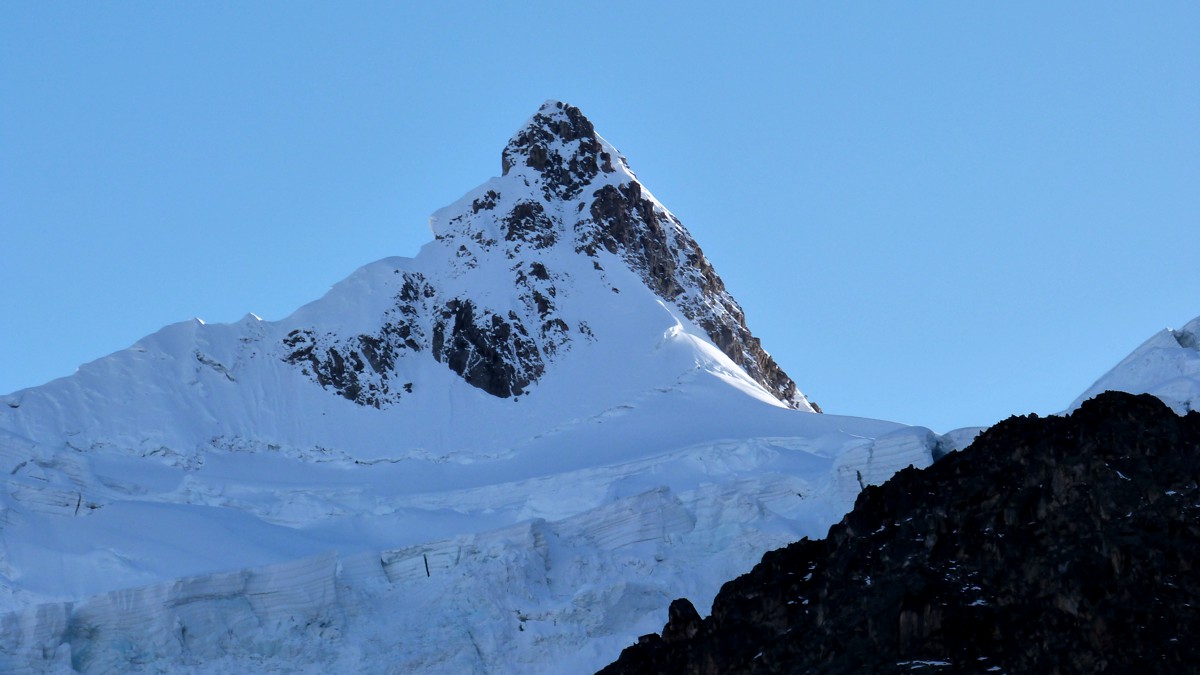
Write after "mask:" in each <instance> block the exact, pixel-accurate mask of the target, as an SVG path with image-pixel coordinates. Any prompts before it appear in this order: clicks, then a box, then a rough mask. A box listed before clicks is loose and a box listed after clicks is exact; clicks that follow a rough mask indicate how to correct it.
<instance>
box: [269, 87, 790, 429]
mask: <svg viewBox="0 0 1200 675" xmlns="http://www.w3.org/2000/svg"><path fill="white" fill-rule="evenodd" d="M502 160H503V161H502V164H503V171H504V174H503V176H502V177H501V178H498V179H494V180H493V181H491V182H490V183H489V184H488V185H487V186H486V188H487V189H485V190H479V191H476V192H475V193H473V194H477V195H478V196H476V197H474V198H473V199H470V200H469V202H467V201H464V202H462V203H460V205H458V206H456V207H452V208H451V209H450V211H451V212H450V213H447V214H444V215H441V216H438V217H440V221H439V222H438V223H437V224H435V225H434V233H435V235H436V237H437V240H438V242H439V243H440V244H442V245H443V246H444V247H445V250H447V251H448V252H450V256H451V257H452V258H453V260H452V261H450V263H451V264H450V265H449V267H448V270H449V272H448V274H450V275H451V276H455V277H460V276H463V275H468V274H471V273H472V271H473V270H476V269H484V268H490V267H495V266H496V265H497V264H503V265H505V266H506V269H505V270H504V275H505V276H507V277H508V278H509V279H510V280H511V284H512V288H513V289H514V290H515V291H516V300H517V303H516V304H515V305H513V306H496V305H489V304H487V303H486V302H481V301H480V300H479V299H478V298H476V297H474V296H473V295H470V294H466V293H464V292H461V291H460V292H457V293H452V292H448V291H445V290H444V289H443V288H441V286H442V281H444V280H443V279H439V278H436V276H426V275H421V274H411V275H406V278H407V277H411V278H407V281H406V285H405V288H404V290H403V291H402V292H401V293H399V294H398V295H397V297H396V299H395V305H394V307H393V308H391V309H389V310H388V311H387V313H386V316H384V317H381V320H380V325H381V328H380V329H379V330H378V331H377V332H374V333H372V334H370V335H357V336H353V337H347V336H336V335H316V334H314V332H313V331H309V330H304V329H299V330H297V331H296V332H294V333H293V334H292V335H290V336H289V337H288V339H287V340H286V341H285V345H284V346H285V348H286V353H285V354H284V359H285V360H286V361H288V362H289V363H293V364H295V365H297V366H298V367H301V368H303V369H304V372H305V373H306V374H308V375H309V376H310V377H312V378H313V379H314V380H316V381H317V382H318V383H320V384H321V386H323V387H326V388H327V389H331V390H333V391H335V392H337V393H338V394H340V395H342V396H344V397H345V398H347V399H349V400H352V401H355V402H356V403H360V404H362V405H370V406H375V407H383V406H385V405H389V404H392V403H394V402H396V401H397V400H399V399H400V398H401V397H402V396H403V395H404V394H405V393H407V392H406V391H405V390H404V389H403V388H397V387H396V386H395V385H396V382H397V381H405V380H407V379H408V378H406V377H405V376H404V375H403V374H402V373H400V372H399V370H398V368H399V367H398V364H399V363H400V361H401V356H402V355H403V354H404V353H407V352H424V351H428V352H429V353H430V354H431V355H432V356H433V357H434V358H435V359H436V360H437V361H439V362H441V363H444V364H446V365H447V366H448V367H449V368H450V369H451V370H453V371H454V372H455V373H458V374H459V375H460V376H462V377H463V379H464V380H466V381H467V382H468V383H470V384H472V385H474V386H476V387H479V388H480V389H483V390H484V391H486V392H488V393H490V394H493V395H496V396H500V397H507V396H513V395H517V394H521V393H524V392H525V391H526V390H527V388H528V387H529V386H530V385H531V384H533V383H535V382H537V380H538V378H540V377H541V376H542V375H543V373H544V372H545V371H546V368H547V367H548V366H549V365H550V363H551V362H552V361H553V360H554V357H555V356H556V355H557V354H559V353H562V352H564V351H566V350H569V349H570V348H571V346H572V344H573V342H574V341H575V340H577V339H579V338H581V337H582V338H585V339H592V337H593V335H592V333H591V331H590V330H589V329H588V328H587V324H586V322H579V321H574V322H568V321H567V320H566V319H565V318H564V317H563V316H562V314H561V312H559V311H557V309H558V308H557V306H556V304H557V302H558V290H559V287H560V286H561V285H562V284H566V285H567V286H569V285H570V284H572V283H574V282H575V281H578V279H573V278H572V276H571V274H570V273H568V272H567V271H566V270H563V269H553V266H554V265H555V264H556V262H555V261H561V260H562V259H563V256H571V257H579V256H586V257H585V258H584V260H587V259H588V258H591V260H592V262H591V263H590V265H588V266H587V267H586V268H585V269H586V270H587V272H588V273H589V274H595V275H599V276H600V277H603V275H604V265H605V264H610V261H612V260H613V257H614V256H615V257H616V259H617V260H619V262H618V263H617V264H621V263H623V264H625V265H627V266H628V267H629V268H630V269H631V270H633V271H634V272H635V273H636V274H637V276H638V277H639V278H640V279H641V280H642V281H643V282H644V283H645V285H646V286H647V288H649V289H650V290H651V291H652V292H653V293H654V294H655V295H657V296H658V297H660V298H662V299H663V300H665V301H667V302H671V303H674V305H675V306H676V307H678V308H679V310H680V311H681V313H682V314H683V315H684V316H685V317H687V319H689V320H690V321H692V322H694V323H695V324H696V325H697V326H699V327H700V328H702V329H703V330H704V331H705V332H706V333H707V334H708V336H709V338H710V339H711V340H712V341H713V343H714V344H715V345H716V346H717V347H719V348H720V349H721V350H722V351H723V352H724V353H725V354H726V355H727V356H729V357H730V358H731V359H732V360H733V361H734V363H736V364H738V365H739V366H741V367H742V368H743V369H745V371H746V372H747V373H748V374H749V375H750V376H751V377H752V378H754V379H755V380H756V381H757V382H758V383H760V384H761V385H763V387H764V388H766V389H767V391H769V392H770V393H771V394H772V395H774V396H775V397H776V398H778V399H779V400H781V401H783V402H785V403H787V404H788V405H790V406H792V407H795V408H801V409H810V404H809V403H808V401H807V400H805V398H804V396H803V395H802V394H800V393H799V392H797V390H796V384H795V382H793V381H792V379H791V378H790V377H788V376H787V374H786V373H784V372H783V370H782V369H780V367H779V366H778V365H777V364H776V363H775V361H774V359H772V358H771V356H770V355H769V354H767V352H766V351H764V350H763V348H762V346H761V345H760V344H759V341H758V339H757V338H755V337H754V336H753V335H752V334H751V333H750V330H749V329H748V328H747V327H746V323H745V317H744V315H743V313H742V309H741V307H740V306H738V304H737V302H736V301H735V300H734V299H733V297H732V296H731V295H730V294H729V293H728V292H727V291H726V290H725V285H724V283H723V282H722V281H721V278H720V277H719V276H717V273H716V271H715V270H713V268H712V265H711V264H709V262H708V260H707V259H706V258H705V257H704V253H703V252H702V251H701V250H700V247H699V246H698V245H697V244H696V242H695V241H694V240H693V239H692V237H691V236H690V235H689V234H688V232H687V230H685V229H684V228H683V225H682V224H681V223H680V222H679V220H678V219H676V218H675V217H674V216H673V215H671V213H670V212H668V211H667V210H666V209H665V208H663V207H662V205H660V204H659V203H658V202H657V201H655V200H654V198H653V197H652V196H651V195H650V194H649V193H648V192H647V191H646V190H645V189H644V188H643V187H642V186H641V184H640V183H639V182H638V181H637V180H636V179H635V178H634V176H633V173H632V172H631V171H630V170H629V167H628V165H627V164H626V163H625V159H624V158H623V157H621V156H620V155H619V154H618V153H617V152H616V150H615V149H614V148H612V146H611V145H609V144H608V143H607V142H606V141H604V140H603V139H602V138H600V136H598V135H597V134H596V131H595V129H594V127H593V126H592V123H591V122H590V121H588V119H587V118H586V117H584V116H583V114H582V113H581V112H580V111H579V109H578V108H575V107H573V106H570V105H566V104H564V103H560V102H556V101H552V102H549V103H547V104H545V105H544V106H542V108H541V109H540V110H539V111H538V113H537V114H535V115H534V116H533V118H532V119H530V121H529V122H528V123H527V124H526V125H525V126H524V127H523V128H522V129H521V130H520V131H518V132H517V134H516V135H515V136H513V138H512V139H511V140H510V141H509V142H508V145H507V146H506V147H505V148H504V152H503V155H502ZM576 269H578V266H576ZM575 274H576V275H577V274H578V273H577V272H576V273H575ZM487 279H488V282H487V283H491V284H493V285H494V284H495V283H496V282H495V275H492V276H489V277H487ZM504 283H506V284H507V283H509V282H508V281H506V282H504ZM459 287H461V285H459ZM409 388H410V389H411V387H409Z"/></svg>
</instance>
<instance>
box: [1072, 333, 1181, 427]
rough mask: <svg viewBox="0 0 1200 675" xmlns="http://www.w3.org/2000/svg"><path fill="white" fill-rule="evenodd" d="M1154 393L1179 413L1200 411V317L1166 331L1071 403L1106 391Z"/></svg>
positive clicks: (1133, 353)
mask: <svg viewBox="0 0 1200 675" xmlns="http://www.w3.org/2000/svg"><path fill="white" fill-rule="evenodd" d="M1110 390H1112V391H1125V392H1129V393H1131V394H1151V395H1153V396H1155V397H1157V398H1159V399H1161V400H1162V401H1163V402H1164V403H1166V404H1167V405H1168V406H1170V407H1171V409H1172V410H1174V411H1175V412H1177V413H1179V414H1181V415H1182V414H1185V413H1187V412H1188V411H1191V410H1200V317H1196V318H1195V319H1192V320H1191V321H1189V322H1188V323H1187V324H1186V325H1184V327H1183V328H1180V329H1174V330H1173V329H1170V328H1167V329H1163V330H1161V331H1159V332H1158V333H1156V334H1154V335H1153V336H1152V337H1151V338H1150V339H1149V340H1146V342H1144V343H1142V345H1141V346H1140V347H1138V348H1137V349H1135V350H1133V352H1132V353H1131V354H1130V355H1129V356H1127V357H1125V358H1124V359H1123V360H1122V361H1121V362H1120V363H1118V364H1117V365H1116V366H1115V367H1114V368H1113V369H1112V370H1110V371H1108V372H1107V373H1105V374H1104V375H1103V376H1102V377H1101V378H1100V379H1099V380H1096V382H1095V384H1093V385H1092V386H1091V387H1089V388H1088V390H1087V391H1085V392H1084V393H1083V394H1081V395H1080V396H1079V398H1077V399H1075V401H1074V402H1073V403H1072V404H1071V407H1070V408H1068V410H1076V409H1078V408H1079V406H1080V405H1082V404H1083V402H1084V401H1086V400H1088V399H1090V398H1093V397H1095V396H1096V395H1097V394H1100V393H1102V392H1105V391H1110Z"/></svg>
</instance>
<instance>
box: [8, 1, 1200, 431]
mask: <svg viewBox="0 0 1200 675" xmlns="http://www.w3.org/2000/svg"><path fill="white" fill-rule="evenodd" d="M417 4H418V3H367V2H362V3H306V2H301V3H269V2H263V3H174V2H171V3H104V4H99V3H78V2H61V3H4V4H0V85H2V86H0V289H3V292H2V293H0V392H9V391H13V390H16V389H19V388H23V387H27V386H33V385H36V384H40V383H42V382H45V381H48V380H50V379H52V378H55V377H61V376H64V375H68V374H70V373H71V372H73V370H74V369H75V367H76V366H77V365H79V364H80V363H83V362H86V361H90V360H92V359H95V358H99V357H101V356H103V355H105V354H107V353H110V352H112V351H115V350H118V349H121V348H124V347H126V346H128V345H130V344H132V343H133V342H134V341H136V340H137V339H139V338H140V337H142V336H143V335H146V334H148V333H150V332H153V331H155V330H157V329H158V328H160V327H162V326H163V325H165V324H168V323H172V322H176V321H181V320H185V319H188V318H190V317H193V316H198V317H201V318H203V319H205V320H206V321H210V322H220V321H233V320H236V319H238V318H240V317H241V316H242V315H244V314H245V313H246V312H254V313H256V314H258V315H260V316H262V317H263V318H266V319H278V318H282V317H283V316H285V315H287V314H288V313H290V312H291V311H292V310H294V309H295V308H297V307H298V306H300V305H301V304H303V303H305V302H307V301H309V300H312V299H315V298H316V297H318V296H319V295H321V294H322V293H323V292H324V291H325V290H326V289H327V288H328V287H329V286H330V285H331V284H333V283H334V282H336V281H337V280H339V279H341V278H342V277H344V276H346V275H347V274H349V273H350V272H351V271H353V270H354V269H355V268H356V267H358V266H360V265H362V264H365V263H367V262H370V261H372V260H376V259H378V258H382V257H385V256H389V255H412V254H414V253H415V252H416V251H417V249H418V248H419V246H420V245H421V244H422V243H424V242H425V241H427V240H428V239H429V238H430V234H429V232H428V228H427V218H428V215H429V214H430V213H431V212H433V211H434V210H436V209H437V208H439V207H441V206H444V205H446V204H448V203H450V202H451V201H453V200H455V199H457V198H458V197H459V196H461V194H462V193H464V192H466V191H467V190H468V189H470V188H472V187H474V186H475V185H477V184H479V183H481V182H483V181H484V180H485V179H487V178H488V177H489V176H492V175H496V174H498V173H499V171H500V150H501V149H502V148H503V146H504V143H505V141H506V140H507V139H508V137H509V136H510V135H511V134H512V133H513V132H514V131H515V130H516V129H517V127H519V126H520V124H521V123H522V122H524V120H525V119H526V118H527V117H528V116H529V115H530V114H532V113H533V112H534V111H535V110H536V109H537V107H538V105H539V104H540V103H541V102H542V101H544V100H545V99H548V98H557V99H562V100H565V101H568V102H571V103H573V104H575V105H578V106H580V107H581V108H582V109H583V111H584V113H585V114H587V115H588V116H589V117H590V118H591V119H592V121H593V122H594V123H595V124H596V127H597V129H598V130H599V132H600V133H601V134H602V135H604V136H605V137H606V138H607V139H608V140H609V141H611V142H612V143H613V144H614V145H616V146H617V147H618V148H620V149H621V150H622V152H623V153H624V154H625V155H626V156H627V157H628V158H629V161H630V164H631V165H632V167H633V169H634V170H635V171H637V172H638V175H639V177H640V178H641V179H642V180H643V182H644V183H645V184H646V186H647V187H648V188H649V189H650V190H651V191H653V192H654V193H655V195H656V196H657V197H658V198H659V199H660V200H661V201H662V202H663V203H664V204H666V205H667V207H668V208H670V209H671V210H672V211H674V212H675V214H676V215H677V216H679V217H680V218H681V219H682V220H683V222H684V224H685V225H686V226H687V227H688V228H689V229H690V230H691V232H692V234H693V235H694V236H695V238H696V239H697V241H698V242H699V243H700V245H701V246H702V247H703V248H704V250H705V252H706V253H707V255H708V256H709V258H710V259H711V260H712V261H713V263H714V265H715V266H716V268H717V271H718V272H719V273H720V274H721V275H722V277H723V278H724V279H725V281H726V284H727V286H728V287H729V288H730V290H731V291H732V292H733V293H734V295H735V297H737V298H738V300H739V301H740V302H741V303H742V305H743V307H744V308H745V309H746V313H747V318H748V321H749V324H750V327H751V329H752V330H753V331H754V332H755V333H756V334H758V335H759V336H760V337H761V338H762V340H763V344H764V345H765V346H766V348H767V349H768V350H769V351H771V352H772V354H773V355H774V356H775V357H776V359H777V360H778V361H779V362H780V363H781V365H783V366H784V368H785V369H786V370H787V371H788V372H789V373H790V374H791V375H792V376H793V378H794V379H796V380H797V382H798V383H799V385H800V387H801V389H802V390H803V391H805V392H806V393H808V394H810V395H811V397H812V398H813V399H814V400H816V401H817V402H818V403H820V404H821V405H822V406H823V407H824V408H825V409H826V410H827V411H829V412H837V413H843V414H852V415H860V416H867V417H879V418H884V419H892V420H897V421H901V422H908V423H914V424H922V425H926V426H930V427H932V428H934V429H936V430H941V431H944V430H947V429H950V428H954V427H958V426H966V425H974V424H988V423H991V422H994V421H996V420H997V419H1000V418H1003V417H1006V416H1008V415H1010V414H1014V413H1025V412H1031V411H1036V412H1038V413H1050V412H1054V411H1057V410H1059V409H1061V408H1063V407H1065V406H1066V405H1067V404H1069V403H1070V402H1071V400H1072V399H1073V398H1074V397H1075V396H1076V395H1077V394H1078V393H1080V392H1081V391H1083V390H1084V389H1086V388H1087V387H1088V386H1089V385H1090V384H1091V383H1092V382H1093V381H1094V380H1095V379H1096V378H1098V377H1099V376H1100V375H1101V374H1103V373H1104V371H1105V370H1107V369H1108V368H1109V367H1111V366H1112V365H1115V363H1116V362H1117V361H1118V360H1119V359H1120V358H1122V357H1123V356H1124V355H1125V354H1127V353H1128V352H1129V351H1131V350H1132V349H1133V348H1134V347H1136V346H1137V345H1138V344H1139V343H1140V342H1141V341H1142V340H1144V339H1145V338H1147V337H1149V336H1150V335H1151V334H1152V333H1153V332H1154V331H1156V330H1158V329H1161V328H1164V327H1167V326H1179V325H1182V324H1183V323H1185V322H1186V321H1188V320H1190V319H1191V318H1193V317H1195V316H1196V315H1198V314H1200V244H1197V240H1196V233H1197V231H1200V190H1198V189H1197V186H1198V185H1200V40H1197V38H1196V36H1197V35H1200V5H1197V4H1196V3H1184V2H1179V3H1169V2H1166V3H1138V4H1134V3H1108V2H1086V3H1084V2H1075V3H1072V2H1064V3H1049V4H1052V6H1047V5H1048V3H1032V2H1029V3H1004V4H1000V3H976V2H969V3H968V2H953V3H949V2H946V3H935V2H931V3H920V4H917V3H887V4H883V3H872V4H868V3H838V4H836V5H835V4H833V3H774V4H772V5H770V6H765V7H757V8H751V9H745V8H741V9H739V8H736V7H732V6H729V5H728V4H727V3H720V4H717V3H714V4H705V3H698V4H697V3H691V4H687V5H684V4H682V3H679V4H673V5H654V6H650V7H647V6H644V5H643V3H604V4H603V5H601V4H598V3H597V4H596V5H594V6H590V5H589V6H584V3H555V4H550V3H521V4H517V3H454V2H451V3H420V6H417Z"/></svg>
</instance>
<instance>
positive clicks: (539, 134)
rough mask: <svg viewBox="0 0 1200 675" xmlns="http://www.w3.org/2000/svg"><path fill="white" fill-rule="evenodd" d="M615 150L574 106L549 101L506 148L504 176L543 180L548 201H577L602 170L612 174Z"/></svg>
mask: <svg viewBox="0 0 1200 675" xmlns="http://www.w3.org/2000/svg"><path fill="white" fill-rule="evenodd" d="M615 155H616V151H615V150H614V149H613V148H612V146H610V145H609V144H608V143H607V142H605V141H604V139H602V138H600V136H598V135H597V134H596V128H595V126H594V125H592V122H591V120H589V119H588V118H587V117H585V116H584V114H583V113H582V112H581V111H580V110H579V108H576V107H575V106H573V105H570V104H568V103H563V102H562V101H556V100H553V99H552V100H549V101H546V102H545V103H543V104H542V107H541V108H539V109H538V111H537V112H536V113H534V115H533V117H530V118H529V121H527V122H526V123H525V125H524V126H522V127H521V129H520V131H518V132H517V133H516V134H515V135H513V137H512V138H511V139H509V141H508V145H506V146H505V147H504V152H503V154H502V156H501V159H502V162H501V163H502V167H503V175H505V176H507V175H508V174H509V172H510V171H513V170H514V169H515V170H516V171H518V172H520V173H523V174H525V175H526V176H527V177H528V178H531V179H533V180H535V181H537V182H539V183H541V186H542V189H543V191H544V193H545V196H546V199H547V200H550V199H555V198H558V199H574V198H575V197H577V196H578V195H579V194H580V192H582V191H583V188H584V187H585V186H586V185H588V184H590V183H591V182H592V180H593V179H594V178H595V177H596V176H597V175H598V174H600V173H601V172H603V173H613V172H614V171H615V170H616V169H615V168H614V166H613V158H614V156H615Z"/></svg>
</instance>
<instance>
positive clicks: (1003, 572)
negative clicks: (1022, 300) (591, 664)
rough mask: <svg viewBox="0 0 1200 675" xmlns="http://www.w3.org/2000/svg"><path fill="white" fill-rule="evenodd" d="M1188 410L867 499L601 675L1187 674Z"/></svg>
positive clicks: (1016, 438)
mask: <svg viewBox="0 0 1200 675" xmlns="http://www.w3.org/2000/svg"><path fill="white" fill-rule="evenodd" d="M1198 482H1200V413H1198V412H1191V413H1189V414H1187V415H1186V416H1183V417H1180V416H1178V415H1176V414H1174V413H1173V412H1172V411H1171V410H1170V409H1169V408H1168V407H1167V406H1166V405H1164V404H1163V403H1162V402H1161V401H1159V400H1158V399H1156V398H1154V397H1151V396H1149V395H1137V396H1135V395H1131V394H1124V393H1116V392H1108V393H1104V394H1101V395H1100V396H1098V397H1096V398H1095V399H1093V400H1090V401H1088V402H1086V403H1084V404H1083V406H1082V407H1081V408H1080V409H1079V410H1077V411H1076V412H1074V413H1073V414H1071V415H1070V416H1069V417H1066V418H1060V417H1050V418H1044V419H1039V418H1038V417H1036V416H1028V417H1014V418H1010V419H1008V420H1006V421H1004V422H1001V423H999V424H997V425H995V426H994V427H992V428H991V429H989V430H987V431H986V432H984V433H983V434H982V435H980V436H979V438H978V439H977V440H976V441H975V442H974V443H973V444H972V445H971V446H970V447H968V448H966V449H964V450H963V451H961V452H958V453H953V454H951V455H949V456H947V457H946V458H945V459H943V460H941V461H939V462H937V463H936V464H934V465H933V466H932V467H930V468H928V469H925V470H921V471H919V470H916V469H911V468H910V469H907V470H904V471H901V472H900V473H898V474H896V475H895V476H894V477H893V478H892V479H891V480H890V481H888V482H887V483H885V484H884V485H882V486H879V487H868V488H867V489H866V490H864V491H863V492H862V494H861V495H860V496H859V498H858V501H857V502H856V504H855V508H854V510H853V511H852V512H851V513H850V514H849V515H847V516H846V517H845V518H844V519H843V520H842V521H841V522H840V523H839V524H837V525H835V526H833V527H832V528H831V529H830V531H829V535H828V537H827V538H826V539H823V540H817V541H812V540H808V539H804V540H802V541H799V542H797V543H794V544H792V545H790V546H788V547H786V548H783V549H779V550H776V551H772V552H770V553H767V554H766V555H765V556H764V557H763V560H762V562H761V563H760V564H759V565H757V566H756V567H755V568H754V569H753V570H752V571H751V572H750V573H748V574H746V575H744V576H742V577H739V578H737V579H735V580H733V581H731V582H729V583H727V584H725V586H724V587H723V588H722V590H721V592H720V594H719V595H718V596H717V598H716V600H715V601H714V603H713V609H712V614H711V616H709V617H708V618H706V619H703V620H702V619H701V618H700V617H699V615H698V614H697V613H696V611H695V609H694V608H693V607H692V606H691V604H690V603H689V602H688V601H687V600H683V599H680V600H676V601H675V602H674V603H673V604H672V606H671V609H670V621H669V623H668V624H667V625H666V627H665V628H664V629H663V631H662V634H661V635H647V636H643V637H642V638H641V639H640V640H639V643H638V644H637V645H634V646H632V647H629V648H628V649H626V650H625V651H624V652H623V653H622V654H621V657H620V659H619V660H618V661H617V662H616V663H614V664H612V665H610V666H609V667H607V668H605V669H604V670H603V671H601V672H603V673H607V674H616V673H648V672H655V673H779V672H788V673H800V672H814V673H862V672H897V671H906V672H907V671H909V670H913V669H920V670H922V671H924V672H1009V673H1084V672H1087V673H1091V672H1132V671H1133V669H1134V668H1145V669H1147V670H1148V671H1149V672H1187V671H1189V670H1191V669H1193V668H1195V664H1197V663H1200V643H1197V642H1196V640H1195V639H1194V635H1195V634H1196V632H1197V630H1198V629H1200V576H1198V575H1197V574H1196V572H1195V569H1194V565H1195V564H1196V563H1195V561H1197V560H1200V503H1198V501H1200V500H1198V498H1200V491H1198V488H1197V485H1198Z"/></svg>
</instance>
